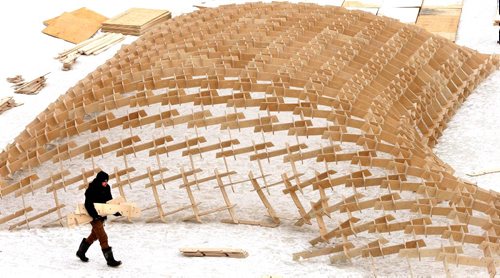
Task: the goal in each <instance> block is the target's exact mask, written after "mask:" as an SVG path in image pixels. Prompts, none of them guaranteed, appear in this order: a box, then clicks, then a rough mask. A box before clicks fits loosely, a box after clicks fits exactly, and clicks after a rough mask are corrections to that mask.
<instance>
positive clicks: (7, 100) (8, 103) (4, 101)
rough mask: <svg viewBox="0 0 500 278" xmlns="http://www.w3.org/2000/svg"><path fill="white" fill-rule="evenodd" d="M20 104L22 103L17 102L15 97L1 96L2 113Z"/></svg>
mask: <svg viewBox="0 0 500 278" xmlns="http://www.w3.org/2000/svg"><path fill="white" fill-rule="evenodd" d="M19 105H21V104H17V103H16V101H15V100H14V98H13V97H3V98H0V114H2V113H3V112H5V111H7V110H9V109H11V108H13V107H16V106H19Z"/></svg>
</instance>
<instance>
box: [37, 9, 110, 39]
mask: <svg viewBox="0 0 500 278" xmlns="http://www.w3.org/2000/svg"><path fill="white" fill-rule="evenodd" d="M106 19H108V18H107V17H105V16H103V15H101V14H99V13H96V12H94V11H92V10H89V9H87V8H80V9H78V10H74V11H72V12H69V13H67V12H65V13H62V14H61V15H59V16H57V17H54V18H51V19H48V20H45V21H44V22H43V24H45V25H46V26H47V27H46V28H45V29H43V30H42V32H43V33H45V34H47V35H50V36H53V37H56V38H60V39H63V40H65V41H68V42H71V43H80V42H82V41H84V40H86V39H88V38H90V37H92V36H93V35H94V34H95V33H96V32H97V31H98V30H99V28H101V23H102V22H103V21H105V20H106Z"/></svg>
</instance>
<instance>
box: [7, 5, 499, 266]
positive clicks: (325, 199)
mask: <svg viewBox="0 0 500 278" xmlns="http://www.w3.org/2000/svg"><path fill="white" fill-rule="evenodd" d="M498 64H499V61H498V60H497V59H496V58H494V57H492V56H488V55H483V54H480V53H477V52H475V51H473V50H471V49H467V48H465V47H459V46H457V45H455V44H454V43H452V42H450V41H448V40H446V39H444V38H441V37H439V36H436V35H432V34H430V33H428V32H426V31H424V30H423V29H421V28H419V27H416V26H410V25H405V24H402V23H400V22H397V21H395V20H391V19H389V18H382V17H377V16H374V15H371V14H368V13H364V12H360V11H348V10H346V9H344V8H340V7H322V6H318V5H312V4H288V3H272V4H261V3H260V4H245V5H229V6H222V7H219V8H217V9H202V10H200V11H197V12H194V13H191V14H186V15H182V16H179V17H177V18H174V19H172V20H170V21H167V22H165V23H163V24H161V25H160V26H158V27H155V28H154V29H153V30H152V31H149V32H147V33H146V34H145V35H143V36H142V37H140V38H139V39H138V40H137V41H136V42H135V43H133V44H131V45H128V46H125V47H123V48H122V49H121V50H120V51H119V52H118V53H117V54H116V55H115V57H113V58H112V59H110V60H108V61H107V62H106V63H105V64H104V65H102V66H100V67H99V68H97V69H96V70H95V71H94V72H92V73H90V74H89V75H88V76H87V77H85V78H84V79H83V80H81V81H80V82H78V83H77V84H76V85H75V86H74V87H72V88H71V89H69V90H68V92H67V93H66V94H65V95H63V96H61V97H60V98H59V99H58V100H57V101H56V102H55V103H53V104H51V105H50V106H49V107H48V108H47V109H46V110H45V111H44V112H43V113H41V114H40V115H39V116H38V117H37V118H36V119H35V120H34V121H33V122H32V123H30V124H29V125H28V126H27V127H26V130H25V131H24V132H22V133H21V134H20V135H19V136H18V137H17V138H16V139H15V141H14V142H13V143H12V144H10V145H9V146H8V147H7V148H6V150H5V151H4V152H2V153H1V154H0V176H1V178H2V180H0V189H1V190H0V194H1V197H2V199H1V200H0V204H1V205H0V213H1V215H0V227H4V228H10V229H14V228H18V227H23V226H26V227H30V226H32V225H35V224H38V223H39V222H41V221H40V220H41V219H47V220H46V221H45V222H44V223H41V224H43V225H47V224H54V223H58V224H61V225H64V224H65V215H66V214H67V213H68V212H71V211H72V210H73V208H74V206H76V204H77V202H71V199H70V198H69V197H65V198H62V197H61V195H64V196H67V195H68V192H71V191H78V190H83V189H84V188H85V187H86V185H87V184H88V182H89V179H91V178H92V176H94V175H95V174H96V173H97V172H98V171H99V170H100V168H102V167H108V169H106V170H107V172H109V173H110V180H111V184H112V185H113V188H114V189H115V190H114V191H115V192H114V194H115V195H118V194H119V195H120V196H121V197H123V198H124V200H127V201H128V199H132V198H133V197H134V196H135V195H140V196H141V198H142V199H144V198H149V199H150V200H151V204H152V205H151V206H150V207H145V208H143V212H144V215H145V217H144V218H143V220H145V221H147V222H149V221H163V222H168V221H173V219H183V220H186V221H196V222H202V221H203V219H205V217H209V216H212V217H213V215H214V213H221V214H222V213H224V214H226V213H227V214H226V216H227V215H228V216H229V218H227V217H226V218H225V219H219V220H221V221H222V222H224V223H229V224H248V225H259V226H265V227H276V226H278V225H280V224H281V223H282V222H283V219H280V214H281V213H283V212H282V211H280V210H279V209H276V208H277V206H276V205H277V204H276V202H275V203H274V204H272V202H271V201H270V199H269V197H270V196H269V195H268V194H269V193H270V192H271V191H273V190H274V192H276V191H277V190H278V192H280V193H279V194H280V195H279V196H280V198H281V199H283V200H285V199H286V200H287V201H292V202H293V204H295V206H296V210H294V213H295V215H294V216H295V218H296V219H297V221H296V223H295V224H296V225H297V226H302V225H304V224H309V225H314V226H315V227H317V228H318V237H317V238H313V239H310V243H311V245H313V246H316V247H314V249H311V250H307V251H304V252H299V253H296V254H294V255H293V257H294V259H300V258H310V257H314V256H321V255H331V261H332V262H334V263H336V262H339V261H342V260H351V259H353V258H356V257H367V258H369V259H370V260H371V262H373V258H374V257H379V256H387V255H390V254H396V253H397V254H399V256H401V257H405V258H407V260H408V262H409V259H411V258H418V259H421V258H422V257H433V258H435V260H437V261H441V262H442V263H443V265H444V267H445V270H446V273H447V274H449V272H448V271H449V269H448V264H457V265H472V266H478V267H484V268H486V269H487V271H488V272H489V274H490V275H495V274H496V269H497V267H498V266H499V265H500V258H499V256H498V255H499V250H500V248H499V246H500V245H499V239H500V237H499V236H500V234H499V233H500V218H499V209H500V202H499V194H498V193H497V192H493V191H486V190H484V189H481V188H479V187H477V186H476V185H474V184H471V183H468V182H466V181H463V180H460V179H458V178H457V177H455V176H453V169H451V168H450V167H449V166H448V165H446V164H445V163H443V162H442V161H441V160H440V159H439V158H438V157H437V156H436V155H435V154H434V153H433V152H432V149H431V148H432V146H433V145H434V144H435V143H436V140H437V139H438V138H439V136H440V135H441V133H442V131H443V129H444V128H445V127H446V123H447V122H448V120H449V119H450V117H451V116H452V115H453V114H454V113H455V111H456V109H457V108H458V107H459V106H460V104H461V103H462V102H463V101H464V100H465V99H466V97H467V96H468V95H469V94H470V93H471V92H472V90H473V89H474V88H475V87H476V86H477V85H478V84H479V82H480V81H482V80H483V79H484V78H485V77H487V76H488V74H490V73H491V72H492V71H493V70H495V69H496V68H497V67H498ZM252 131H253V132H252ZM75 165H77V167H75ZM172 184H176V185H179V186H178V187H177V188H173V187H172V186H171V185H172ZM242 184H246V185H247V186H250V190H247V191H246V192H245V193H244V194H246V195H244V196H248V198H250V197H252V198H256V200H258V202H260V204H261V207H260V208H257V206H255V207H251V208H250V207H241V205H240V203H241V202H235V200H236V198H231V196H232V194H238V190H240V191H241V186H242ZM168 190H170V191H173V190H176V192H177V193H178V194H183V196H184V197H183V198H175V199H172V197H171V195H166V194H162V192H165V191H168ZM206 192H211V193H213V194H212V195H213V196H217V198H218V200H219V202H218V203H217V202H215V203H216V204H214V202H213V201H208V200H207V199H206V198H204V196H205V195H203V194H205V193H206ZM44 193H46V194H44ZM82 193H83V192H81V191H80V194H79V195H81V194H82ZM177 193H176V194H177ZM240 193H241V192H240ZM73 195H74V194H73ZM186 195H187V196H186ZM274 195H276V194H274ZM274 195H273V196H274ZM169 196H170V197H169ZM179 196H180V195H179ZM44 199H45V200H50V201H51V199H53V203H54V204H53V206H52V207H48V208H47V207H45V206H41V205H40V204H41V203H42V202H41V200H44ZM211 199H213V198H211ZM238 200H240V201H241V198H240V199H238ZM308 200H315V201H313V202H310V201H308ZM205 201H207V202H205ZM51 202H52V201H51ZM176 202H177V203H176ZM45 203H49V202H48V201H46V202H45ZM173 204H177V205H179V207H177V208H174V209H172V210H170V209H167V207H172V205H173ZM254 204H259V203H254ZM65 206H66V207H65ZM68 207H69V208H68ZM66 208H68V209H69V210H68V211H66V210H65V209H66ZM248 209H255V210H258V211H259V212H260V213H262V214H264V212H265V213H266V214H267V216H268V219H267V220H262V219H255V217H253V218H252V217H251V216H255V214H252V215H250V216H248V215H245V210H248ZM148 213H149V216H148ZM55 214H57V215H55ZM175 214H179V215H180V214H184V215H182V216H180V218H174V217H175V216H174V215H175ZM50 216H54V217H53V218H51V219H48V218H50ZM247 218H249V219H247ZM128 220H129V221H130V219H128ZM139 221H140V220H139ZM359 235H363V237H362V238H363V239H369V241H366V240H365V241H363V239H360V238H359ZM395 235H399V236H398V237H396V236H395ZM318 246H319V247H318ZM408 265H410V264H409V263H408ZM410 271H411V265H410Z"/></svg>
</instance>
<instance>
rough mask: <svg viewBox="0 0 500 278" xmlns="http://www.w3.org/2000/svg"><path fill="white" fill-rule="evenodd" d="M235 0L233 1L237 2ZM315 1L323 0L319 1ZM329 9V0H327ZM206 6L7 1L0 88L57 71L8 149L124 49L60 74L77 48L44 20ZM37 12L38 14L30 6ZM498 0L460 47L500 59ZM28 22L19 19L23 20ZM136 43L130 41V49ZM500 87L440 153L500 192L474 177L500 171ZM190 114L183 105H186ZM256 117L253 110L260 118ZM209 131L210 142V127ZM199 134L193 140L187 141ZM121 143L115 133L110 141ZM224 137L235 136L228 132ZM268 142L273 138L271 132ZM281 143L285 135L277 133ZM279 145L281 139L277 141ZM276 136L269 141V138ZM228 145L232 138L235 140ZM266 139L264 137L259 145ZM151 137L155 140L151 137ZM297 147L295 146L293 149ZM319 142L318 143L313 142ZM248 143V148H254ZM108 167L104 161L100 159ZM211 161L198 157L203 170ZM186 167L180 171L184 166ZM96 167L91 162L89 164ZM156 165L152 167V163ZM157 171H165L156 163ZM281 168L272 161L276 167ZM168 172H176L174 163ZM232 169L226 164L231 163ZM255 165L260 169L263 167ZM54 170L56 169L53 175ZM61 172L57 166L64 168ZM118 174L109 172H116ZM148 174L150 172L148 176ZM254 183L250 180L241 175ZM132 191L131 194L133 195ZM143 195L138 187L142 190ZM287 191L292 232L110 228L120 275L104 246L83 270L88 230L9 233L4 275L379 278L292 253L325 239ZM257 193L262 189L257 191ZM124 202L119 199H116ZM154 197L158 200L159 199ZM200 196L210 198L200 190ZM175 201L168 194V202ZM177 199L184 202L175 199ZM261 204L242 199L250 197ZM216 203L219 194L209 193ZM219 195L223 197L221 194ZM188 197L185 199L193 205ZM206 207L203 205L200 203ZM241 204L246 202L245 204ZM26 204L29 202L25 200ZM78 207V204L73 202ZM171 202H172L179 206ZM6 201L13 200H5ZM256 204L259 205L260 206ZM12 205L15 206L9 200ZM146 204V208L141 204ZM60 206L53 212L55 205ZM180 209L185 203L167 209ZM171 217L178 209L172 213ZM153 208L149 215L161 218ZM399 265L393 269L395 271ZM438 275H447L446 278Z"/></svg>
mask: <svg viewBox="0 0 500 278" xmlns="http://www.w3.org/2000/svg"><path fill="white" fill-rule="evenodd" d="M229 2H230V1H221V0H217V1H206V4H207V5H211V6H215V5H217V4H222V3H229ZM231 2H233V1H231ZM310 2H315V1H310ZM322 2H323V4H324V3H326V2H327V1H322ZM199 3H200V2H197V1H182V2H177V1H175V3H174V1H165V2H159V1H65V2H60V1H27V0H19V1H15V2H13V3H9V4H8V6H6V4H2V5H3V6H4V7H3V8H2V9H0V20H1V23H2V25H3V26H6V25H7V26H8V25H11V26H15V27H12V28H7V30H5V33H4V37H5V38H8V40H4V41H5V42H4V43H3V45H2V50H3V51H2V52H1V53H0V58H1V61H3V63H2V66H1V67H0V79H1V80H0V91H2V93H4V92H10V91H11V89H10V88H9V86H8V84H7V83H6V82H5V81H3V80H4V79H5V77H7V76H12V75H15V74H23V75H24V76H25V77H26V78H32V77H35V76H37V75H39V74H44V73H46V72H51V74H50V76H49V80H48V86H47V87H46V88H45V89H44V90H42V92H41V93H39V94H38V95H36V96H18V95H16V99H18V100H19V101H21V102H24V103H25V104H24V105H23V106H21V107H17V108H15V109H12V110H10V111H8V112H6V113H4V114H3V115H1V116H0V147H1V146H5V145H6V144H7V143H8V142H10V141H11V140H12V139H13V138H14V137H15V136H16V135H17V134H19V133H20V132H21V131H22V130H23V129H24V126H25V125H26V124H28V123H29V122H31V120H32V119H33V118H34V117H35V116H36V115H38V114H39V113H40V112H41V111H43V110H44V109H45V107H46V106H47V105H48V104H49V103H51V102H53V101H54V100H55V99H56V98H57V97H58V96H59V95H60V94H62V93H64V92H65V91H66V90H67V89H68V88H69V87H70V86H72V85H73V84H75V83H76V82H77V81H78V80H80V79H81V78H82V77H83V76H85V74H86V73H88V72H90V71H92V70H93V69H94V68H95V67H97V66H98V65H100V64H102V63H103V62H104V61H105V60H106V59H108V58H110V57H111V56H112V55H113V54H114V52H115V51H116V50H117V49H118V48H119V47H118V46H115V47H114V48H113V49H112V50H109V51H107V52H105V53H103V54H101V55H99V56H96V57H81V58H80V60H79V61H78V63H77V64H76V65H75V67H74V69H73V70H72V71H69V72H62V71H60V69H59V68H60V64H59V62H57V61H55V60H54V59H52V57H53V56H55V54H56V53H57V52H59V51H60V50H62V49H64V48H66V47H69V46H70V44H69V43H66V42H63V41H60V40H57V39H55V38H52V37H49V36H46V35H44V34H42V33H41V32H40V30H41V29H42V28H43V26H42V24H41V22H42V21H43V20H45V19H47V18H50V17H52V16H55V15H58V14H59V13H61V12H63V11H70V10H74V9H77V8H79V7H81V6H86V7H88V8H90V9H93V10H95V11H97V12H100V13H102V14H104V15H106V16H113V15H114V14H115V13H116V12H115V11H121V10H124V9H126V8H128V7H134V6H135V7H153V8H166V9H168V10H170V11H172V13H173V15H174V16H176V15H179V14H181V13H184V12H189V11H192V10H194V9H195V8H193V7H192V4H199ZM27 7H29V9H28V8H27ZM495 9H496V6H495V2H494V1H472V0H465V4H464V9H463V11H462V18H461V23H460V27H459V33H458V39H457V43H459V44H461V45H465V46H468V47H470V48H473V49H477V50H478V51H480V52H485V53H499V52H500V46H498V45H497V44H496V40H497V31H498V30H497V28H495V27H493V26H492V25H491V21H492V20H493V17H494V15H495ZM21 14H22V15H23V16H19V15H21ZM133 39H134V38H128V39H127V41H126V42H125V43H130V42H131V41H133ZM499 85H500V72H496V73H494V74H493V75H492V76H491V77H490V78H488V79H487V80H486V81H485V82H483V83H482V84H481V86H479V87H478V89H476V90H475V92H474V93H473V94H472V95H471V96H470V97H469V99H468V100H467V101H466V102H465V103H464V105H463V107H462V108H461V109H460V110H459V111H458V113H457V115H456V116H455V117H454V118H453V119H452V121H451V122H450V123H449V126H448V129H446V131H445V132H444V135H443V136H442V138H441V139H440V141H439V144H438V145H437V146H436V148H435V150H436V152H437V153H438V154H439V156H440V157H441V158H442V159H443V160H444V161H445V162H447V163H449V164H450V165H451V166H452V167H454V168H455V169H456V171H457V175H459V176H461V177H464V178H467V179H469V180H472V181H477V183H478V185H479V186H483V187H486V188H491V189H496V190H498V186H497V183H496V181H495V178H496V179H498V178H499V177H500V175H499V174H492V175H486V176H481V177H477V178H475V179H473V178H471V177H468V176H466V175H465V174H467V173H471V172H474V171H480V170H487V169H490V168H500V151H499V149H500V148H498V147H499V145H500V144H499V143H498V142H500V131H499V130H500V129H499V128H500V123H499V122H498V121H496V119H498V118H499V116H500V115H499V114H498V113H499V112H497V111H499V110H498V109H496V108H497V107H498V105H496V104H500V93H498V92H497V91H495V89H496V88H498V87H499ZM179 109H181V108H179ZM251 112H252V111H249V112H248V113H251ZM200 132H202V133H204V134H203V135H204V136H207V138H209V137H208V136H210V129H209V130H207V131H204V129H201V130H200ZM186 135H189V136H192V135H193V134H186ZM110 136H112V134H110ZM172 136H174V138H176V139H178V138H182V137H183V136H184V134H183V133H182V132H181V133H180V134H173V135H172ZM222 136H227V134H223V135H222ZM266 136H267V134H266ZM276 136H279V135H276ZM269 138H271V136H270V137H269ZM269 138H268V139H269ZM226 139H227V138H226ZM258 139H259V140H260V138H258ZM148 140H150V138H148ZM289 143H290V144H293V143H294V142H293V141H291V142H289ZM313 143H314V142H313ZM242 145H248V142H246V144H243V143H242ZM96 162H97V164H98V165H101V162H102V161H100V160H99V159H96ZM200 162H201V160H195V163H200ZM175 163H177V161H176V160H174V159H173V160H172V164H174V165H176V164H175ZM231 163H232V165H233V166H234V167H235V168H240V167H244V165H240V164H238V163H240V162H238V161H236V162H231ZM87 166H88V165H87ZM147 166H149V165H147ZM152 166H153V167H156V165H152ZM266 166H267V167H273V166H272V164H269V165H268V164H266ZM167 167H168V165H167ZM222 167H223V166H222ZM253 167H254V168H255V165H253ZM298 167H299V171H300V170H301V169H310V168H314V167H316V166H315V165H308V164H307V163H306V164H305V165H299V166H298ZM48 170H50V169H47V171H48ZM55 170H57V169H55ZM111 170H112V169H109V171H111ZM266 170H267V171H269V172H271V171H273V172H281V169H274V168H266ZM138 172H141V173H142V172H143V169H141V171H139V169H138ZM240 178H244V177H240ZM127 190H128V188H126V189H125V191H126V192H127ZM136 191H139V190H138V189H136V188H135V187H134V193H135V192H136ZM235 191H236V192H234V193H232V192H231V196H232V198H233V201H235V202H236V203H238V207H237V209H240V206H241V210H237V211H238V213H240V214H241V215H243V216H245V217H248V216H257V218H259V217H260V218H262V219H265V216H264V215H265V209H264V208H263V206H262V204H261V203H260V201H259V200H258V199H257V198H256V196H255V195H250V194H249V191H250V187H249V186H248V185H245V186H242V187H239V188H236V189H235ZM279 191H280V190H279V189H278V188H275V189H273V190H272V192H271V193H272V194H271V196H270V197H269V198H270V201H271V203H272V204H273V206H274V208H275V210H276V211H278V213H279V214H280V216H282V217H283V218H282V222H283V223H282V225H281V226H279V227H278V228H258V227H253V226H244V225H227V224H221V223H219V222H218V219H217V218H215V217H213V218H212V217H208V218H204V222H205V223H204V224H201V225H200V224H194V223H184V222H182V221H179V219H178V218H177V217H176V218H174V219H175V220H171V219H169V222H168V223H167V224H145V223H143V222H139V223H133V224H127V223H122V222H109V221H108V222H109V223H107V226H106V230H107V232H108V235H109V238H110V245H111V246H113V249H114V252H115V257H116V258H117V259H121V260H123V262H124V264H123V265H122V266H121V267H120V268H118V269H111V268H108V267H107V266H106V265H105V261H104V258H103V257H102V254H101V253H100V250H99V247H98V244H97V243H96V244H94V246H92V247H91V249H90V251H89V252H88V257H89V258H90V260H91V261H90V262H89V263H86V264H84V263H81V262H80V261H78V259H77V258H76V257H75V255H74V253H75V251H76V249H77V247H78V244H79V242H80V240H81V238H82V237H85V236H87V235H88V233H89V231H90V227H89V226H88V225H86V226H82V227H77V228H74V229H61V228H58V227H57V228H45V229H42V228H37V229H31V230H19V231H14V232H9V231H6V230H1V231H0V276H2V277H13V276H19V275H22V276H28V275H29V276H35V277H138V276H145V277H170V276H174V277H200V276H207V277H221V276H222V277H227V276H243V277H261V276H263V275H273V276H274V275H278V276H283V277H303V276H309V277H329V276H332V277H333V276H335V277H360V276H369V275H370V273H371V270H370V265H369V260H367V259H359V260H355V261H354V264H353V265H349V264H345V265H331V264H330V263H329V262H328V257H327V256H323V257H318V258H314V259H310V260H305V261H300V262H295V261H293V260H292V255H291V254H292V253H294V252H299V251H303V250H306V249H308V248H309V247H310V245H309V243H308V240H310V239H311V238H314V237H316V236H317V235H318V232H317V228H316V227H315V226H312V227H311V226H307V225H306V226H303V227H301V228H297V227H296V226H293V221H292V219H291V218H292V217H293V216H294V213H295V212H294V209H293V204H292V203H291V200H290V198H289V197H288V196H283V194H282V193H281V192H279ZM139 192H140V193H141V194H142V195H141V194H134V195H133V196H132V195H131V196H130V198H132V200H133V201H136V202H141V199H142V198H147V199H148V202H146V204H149V205H151V204H152V197H151V196H150V195H149V196H147V195H146V194H148V192H147V191H145V190H143V191H139ZM253 193H254V192H253ZM114 194H115V195H117V192H116V191H115V192H114ZM149 194H150V193H149ZM168 194H179V196H181V195H180V194H185V192H183V191H180V190H177V191H173V190H172V191H168ZM195 194H202V193H201V192H195ZM81 195H82V192H81V191H70V190H68V193H67V194H66V195H65V196H66V197H67V198H68V199H69V200H70V201H68V200H65V203H68V204H70V203H74V202H77V201H80V202H81V201H82V196H81ZM37 196H38V195H34V196H27V201H28V202H30V203H31V202H36V197H37ZM164 196H165V195H164ZM174 196H177V195H174ZM248 196H251V198H254V199H251V200H245V201H244V200H242V199H241V198H243V197H245V198H249V197H248ZM204 197H205V199H210V198H211V197H210V195H207V196H204ZM217 198H220V197H219V196H217ZM179 199H186V198H185V195H183V198H179ZM200 199H202V200H205V199H203V198H200ZM236 200H237V201H236ZM17 201H19V200H17ZM72 201H73V202H72ZM169 201H170V199H169ZM0 202H6V201H5V200H0ZM253 204H255V205H254V207H252V205H253ZM4 205H9V204H6V203H2V206H0V208H1V207H3V206H4ZM141 205H144V202H142V203H141ZM47 206H50V205H47ZM167 206H169V208H170V207H171V208H170V209H173V208H176V207H178V206H180V204H172V203H167ZM167 210H168V209H167ZM153 212H154V211H153V210H150V211H148V212H145V215H152V214H153ZM189 246H195V247H197V246H204V247H233V248H242V249H245V250H246V251H248V252H249V254H250V255H249V257H248V258H246V259H228V258H186V257H182V256H181V255H180V254H179V251H178V249H179V248H181V247H189ZM375 265H376V269H375V272H376V273H377V274H379V275H380V276H391V275H392V276H408V275H409V274H408V273H407V264H406V261H402V260H401V259H400V258H398V257H397V256H392V257H388V258H386V259H383V260H382V259H380V260H378V259H375ZM390 266H392V267H390ZM412 270H413V272H414V275H417V276H428V275H432V276H434V275H436V276H444V273H443V269H442V267H441V268H440V267H439V264H438V263H436V262H431V261H425V260H424V261H423V262H421V263H419V264H418V267H417V268H415V267H414V268H413V269H412ZM451 270H452V274H453V275H456V276H461V277H463V276H478V275H485V271H484V269H477V268H464V267H461V268H458V269H455V268H454V267H452V269H451ZM437 273H442V274H441V275H440V274H437Z"/></svg>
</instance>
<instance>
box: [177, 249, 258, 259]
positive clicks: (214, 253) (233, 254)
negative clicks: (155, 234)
mask: <svg viewBox="0 0 500 278" xmlns="http://www.w3.org/2000/svg"><path fill="white" fill-rule="evenodd" d="M179 251H180V252H181V253H182V255H184V256H187V257H229V258H246V257H248V252H247V251H245V250H243V249H236V248H206V247H201V248H189V247H185V248H179Z"/></svg>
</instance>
